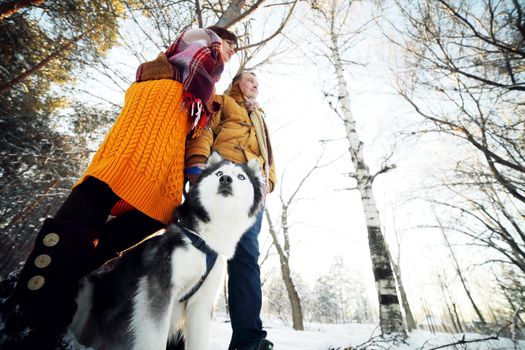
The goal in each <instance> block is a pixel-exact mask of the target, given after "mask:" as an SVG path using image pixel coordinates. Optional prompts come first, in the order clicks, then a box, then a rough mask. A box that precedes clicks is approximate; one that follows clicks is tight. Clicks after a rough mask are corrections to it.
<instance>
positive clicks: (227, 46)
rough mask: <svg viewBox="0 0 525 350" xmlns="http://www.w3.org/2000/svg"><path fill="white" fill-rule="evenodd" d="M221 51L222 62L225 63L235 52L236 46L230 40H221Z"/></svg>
mask: <svg viewBox="0 0 525 350" xmlns="http://www.w3.org/2000/svg"><path fill="white" fill-rule="evenodd" d="M221 51H222V60H223V61H224V62H225V63H226V62H228V61H229V60H230V59H231V58H232V56H233V55H234V54H235V53H236V52H237V44H235V42H233V41H231V40H228V39H222V45H221Z"/></svg>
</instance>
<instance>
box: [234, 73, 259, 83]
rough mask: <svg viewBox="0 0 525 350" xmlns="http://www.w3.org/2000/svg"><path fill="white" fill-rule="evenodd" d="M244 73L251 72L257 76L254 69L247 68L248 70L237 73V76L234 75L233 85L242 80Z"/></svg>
mask: <svg viewBox="0 0 525 350" xmlns="http://www.w3.org/2000/svg"><path fill="white" fill-rule="evenodd" d="M243 74H251V75H253V76H254V77H257V75H255V73H254V72H253V71H250V70H247V71H244V72H241V73H239V74H237V75H236V76H234V77H233V80H232V85H234V84H235V83H236V82H238V81H239V80H241V78H242V75H243Z"/></svg>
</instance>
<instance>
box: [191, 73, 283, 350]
mask: <svg viewBox="0 0 525 350" xmlns="http://www.w3.org/2000/svg"><path fill="white" fill-rule="evenodd" d="M258 93H259V84H258V82H257V77H256V76H255V74H254V73H253V72H245V73H242V74H239V75H237V76H236V77H235V78H234V79H233V82H232V86H231V88H230V89H229V90H228V91H226V92H225V94H224V96H216V98H215V100H216V101H217V102H219V103H220V104H221V109H220V112H218V113H216V114H215V115H214V116H213V118H212V120H211V123H210V128H207V129H206V130H205V131H204V132H203V133H202V134H201V135H200V136H199V137H196V138H194V139H191V140H189V141H188V143H187V147H186V164H187V168H186V170H185V173H186V174H187V176H188V178H189V179H190V182H191V183H194V182H195V181H196V179H197V177H198V174H199V173H200V172H201V171H202V168H203V166H204V163H206V160H207V159H208V156H209V155H210V153H211V149H212V147H213V150H214V151H217V152H219V153H220V154H221V155H222V157H223V158H224V159H228V160H231V161H232V162H235V163H246V162H248V161H249V160H251V159H254V158H255V159H257V160H258V161H259V163H260V164H261V168H262V169H263V170H264V173H265V175H266V179H267V182H266V192H271V191H272V190H273V188H274V185H275V166H274V160H273V155H272V149H271V145H270V138H269V134H268V129H267V127H266V122H265V120H264V113H263V111H262V109H261V108H259V106H258V104H257V101H256V98H257V95H258ZM263 211H264V209H261V211H260V212H259V213H258V216H257V220H256V222H255V224H254V225H253V226H252V227H251V228H250V229H248V231H246V233H245V234H244V235H243V237H242V239H241V241H240V242H239V244H238V245H237V250H236V252H235V255H234V257H233V258H232V259H231V260H230V261H228V276H229V279H228V306H229V309H230V310H229V311H230V316H231V324H232V331H233V332H232V339H231V341H230V346H229V348H228V349H229V350H269V349H272V348H273V344H272V343H271V342H269V341H268V340H266V339H265V337H266V331H264V330H263V328H262V322H261V319H260V316H259V315H260V312H261V304H262V291H261V279H260V271H259V265H258V258H259V243H258V240H257V239H258V235H259V232H260V231H261V223H262V214H263Z"/></svg>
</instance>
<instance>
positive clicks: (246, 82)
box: [239, 73, 259, 98]
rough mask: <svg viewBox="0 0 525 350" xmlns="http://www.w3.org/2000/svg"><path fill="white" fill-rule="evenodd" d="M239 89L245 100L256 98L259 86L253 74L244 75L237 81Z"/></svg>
mask: <svg viewBox="0 0 525 350" xmlns="http://www.w3.org/2000/svg"><path fill="white" fill-rule="evenodd" d="M239 87H240V88H241V91H242V94H243V95H244V97H246V98H256V97H257V95H258V94H259V84H258V83H257V78H256V77H255V75H253V74H250V73H244V74H243V75H242V76H241V79H240V80H239Z"/></svg>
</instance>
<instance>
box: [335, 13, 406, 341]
mask: <svg viewBox="0 0 525 350" xmlns="http://www.w3.org/2000/svg"><path fill="white" fill-rule="evenodd" d="M333 23H334V21H332V26H331V30H330V39H331V57H330V58H331V62H332V63H333V65H334V68H335V71H336V75H337V90H338V98H339V103H340V107H341V112H342V115H341V117H342V119H343V122H344V124H345V128H346V138H347V139H348V143H349V149H348V150H349V152H350V155H351V158H352V163H353V165H354V169H355V179H356V181H357V188H358V190H359V193H360V195H361V200H362V203H363V210H364V213H365V220H366V227H367V231H368V243H369V247H370V257H371V259H372V269H373V272H374V278H375V282H376V288H377V294H378V299H379V321H380V327H381V332H382V334H383V335H385V334H391V333H399V334H403V335H404V329H403V317H402V314H401V309H400V306H399V299H398V297H397V292H396V285H395V279H394V274H393V271H392V267H391V264H390V259H389V255H388V252H387V248H386V244H385V241H384V237H383V234H382V232H381V226H380V222H379V212H378V210H377V205H376V202H375V198H374V194H373V191H372V181H373V178H372V176H371V175H370V171H369V169H368V166H367V165H366V163H365V159H364V155H363V143H362V142H361V140H360V139H359V135H358V133H357V130H356V125H355V120H354V117H353V115H352V110H351V107H350V95H349V93H348V85H347V83H346V79H345V77H344V71H343V64H342V60H341V56H340V53H339V50H338V48H339V46H338V40H337V39H338V38H337V35H336V33H335V30H334V28H333Z"/></svg>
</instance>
